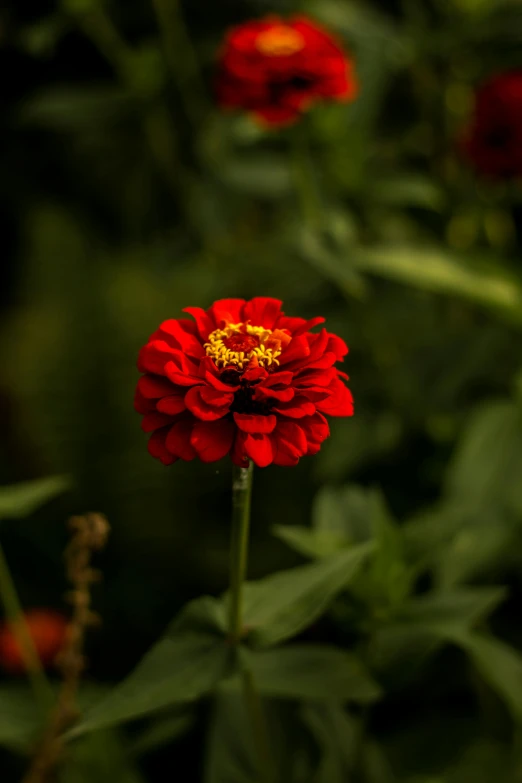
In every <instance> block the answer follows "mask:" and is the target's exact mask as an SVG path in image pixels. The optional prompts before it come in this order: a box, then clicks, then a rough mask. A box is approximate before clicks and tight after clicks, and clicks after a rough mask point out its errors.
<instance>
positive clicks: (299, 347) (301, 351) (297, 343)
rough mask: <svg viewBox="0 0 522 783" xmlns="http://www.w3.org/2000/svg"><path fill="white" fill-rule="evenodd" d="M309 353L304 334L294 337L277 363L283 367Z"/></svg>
mask: <svg viewBox="0 0 522 783" xmlns="http://www.w3.org/2000/svg"><path fill="white" fill-rule="evenodd" d="M309 355H310V347H309V345H308V340H307V339H306V337H305V336H304V335H301V336H300V337H294V338H293V339H292V342H291V343H290V344H289V345H288V346H287V347H286V348H285V350H284V351H283V353H282V354H281V356H280V357H279V364H280V365H281V366H282V367H283V366H284V365H287V364H289V363H290V362H296V363H297V361H298V360H300V359H304V358H305V357H306V356H309Z"/></svg>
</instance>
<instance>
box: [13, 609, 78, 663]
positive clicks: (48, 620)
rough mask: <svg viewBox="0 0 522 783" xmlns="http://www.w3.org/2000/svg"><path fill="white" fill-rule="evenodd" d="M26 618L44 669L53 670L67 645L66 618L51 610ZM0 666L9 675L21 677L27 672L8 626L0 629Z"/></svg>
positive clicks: (30, 613) (16, 641) (40, 610)
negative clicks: (55, 662)
mask: <svg viewBox="0 0 522 783" xmlns="http://www.w3.org/2000/svg"><path fill="white" fill-rule="evenodd" d="M24 617H25V622H26V625H27V629H28V631H29V634H30V636H31V638H32V640H33V644H34V647H35V650H36V652H37V653H38V656H39V658H40V660H41V662H42V665H43V666H45V667H50V666H52V665H53V664H54V661H55V659H56V656H57V655H58V653H59V652H60V650H61V649H62V647H63V644H64V642H65V636H66V633H67V627H68V622H67V620H66V618H65V617H63V615H61V614H58V612H54V611H52V610H51V609H32V610H30V611H28V612H26V613H25V615H24ZM0 666H1V667H2V669H3V670H4V671H6V672H9V673H10V674H21V673H23V672H24V671H25V670H26V666H25V662H24V658H23V655H22V652H21V650H20V645H19V644H18V639H17V637H16V634H15V632H14V630H13V627H12V625H10V624H9V623H4V624H3V625H2V626H1V627H0Z"/></svg>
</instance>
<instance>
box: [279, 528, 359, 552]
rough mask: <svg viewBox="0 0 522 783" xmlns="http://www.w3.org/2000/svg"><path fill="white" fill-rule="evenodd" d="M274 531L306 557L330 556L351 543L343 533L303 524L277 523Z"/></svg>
mask: <svg viewBox="0 0 522 783" xmlns="http://www.w3.org/2000/svg"><path fill="white" fill-rule="evenodd" d="M273 533H274V535H275V536H277V537H278V538H280V539H281V541H284V542H285V544H288V546H289V547H291V548H292V549H294V550H295V551H296V552H299V554H301V555H303V556H304V557H314V558H315V557H328V555H333V554H334V553H335V552H338V551H339V550H340V549H344V548H345V547H346V546H348V545H349V542H348V540H347V539H346V537H345V536H343V535H342V533H334V532H333V531H328V530H313V529H312V528H308V527H303V526H302V525H292V526H290V525H275V526H274V528H273Z"/></svg>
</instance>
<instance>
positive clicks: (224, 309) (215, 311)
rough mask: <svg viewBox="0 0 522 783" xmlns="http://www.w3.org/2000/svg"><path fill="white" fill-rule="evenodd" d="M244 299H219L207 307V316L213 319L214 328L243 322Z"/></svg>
mask: <svg viewBox="0 0 522 783" xmlns="http://www.w3.org/2000/svg"><path fill="white" fill-rule="evenodd" d="M244 304H245V300H244V299H220V300H219V301H217V302H214V304H213V305H212V306H211V307H209V309H208V310H207V312H208V314H209V315H210V316H211V318H213V320H214V322H215V324H216V327H220V326H223V325H224V324H228V323H231V324H238V323H240V322H241V321H242V320H243V317H242V316H243V305H244Z"/></svg>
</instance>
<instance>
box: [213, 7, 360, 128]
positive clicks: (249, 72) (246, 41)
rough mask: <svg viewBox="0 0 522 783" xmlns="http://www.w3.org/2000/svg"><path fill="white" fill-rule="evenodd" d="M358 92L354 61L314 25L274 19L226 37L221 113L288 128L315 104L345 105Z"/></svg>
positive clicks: (248, 24) (247, 24)
mask: <svg viewBox="0 0 522 783" xmlns="http://www.w3.org/2000/svg"><path fill="white" fill-rule="evenodd" d="M356 92H357V86H356V82H355V77H354V75H353V65H352V60H351V59H350V58H349V57H348V55H347V54H346V53H345V52H344V51H343V49H342V47H341V44H340V43H339V42H338V41H337V40H336V39H335V38H334V37H333V36H332V35H331V34H330V33H329V32H327V31H326V30H323V29H322V28H321V27H319V26H318V25H317V24H315V23H314V22H312V21H311V20H310V19H306V18H305V17H296V18H294V19H291V20H289V21H288V22H285V21H283V20H281V19H280V18H279V17H273V16H271V17H267V18H266V19H261V20H259V21H252V22H245V24H241V25H238V26H237V27H235V28H233V29H232V30H231V31H230V32H229V33H228V36H227V38H226V40H225V44H224V47H223V50H222V52H221V56H220V65H219V72H218V79H217V97H218V101H219V103H220V104H221V105H222V106H223V107H229V108H240V109H244V110H245V111H250V112H253V113H254V115H255V116H256V117H258V118H259V119H261V120H263V121H264V122H266V123H268V124H269V125H288V124H290V123H292V122H295V120H296V119H298V117H299V115H300V114H301V113H302V112H303V111H305V110H306V109H308V107H309V106H310V105H311V104H312V103H314V102H315V101H318V100H321V99H332V100H341V101H346V100H350V99H352V98H354V97H355V95H356Z"/></svg>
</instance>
